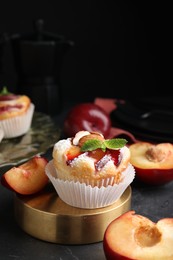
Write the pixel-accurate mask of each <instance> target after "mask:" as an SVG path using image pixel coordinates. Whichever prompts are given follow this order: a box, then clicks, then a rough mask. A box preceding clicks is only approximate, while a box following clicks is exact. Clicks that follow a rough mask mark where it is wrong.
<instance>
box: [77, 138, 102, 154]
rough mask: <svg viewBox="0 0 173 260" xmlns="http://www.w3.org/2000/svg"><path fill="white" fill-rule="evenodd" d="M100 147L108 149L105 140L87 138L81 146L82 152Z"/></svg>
mask: <svg viewBox="0 0 173 260" xmlns="http://www.w3.org/2000/svg"><path fill="white" fill-rule="evenodd" d="M98 148H101V149H102V150H104V151H105V150H106V146H105V145H104V142H103V141H101V140H98V139H90V140H87V141H86V142H85V143H84V144H83V145H82V147H81V151H82V152H87V151H93V150H96V149H98Z"/></svg>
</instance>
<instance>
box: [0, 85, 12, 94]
mask: <svg viewBox="0 0 173 260" xmlns="http://www.w3.org/2000/svg"><path fill="white" fill-rule="evenodd" d="M8 94H10V92H9V91H8V89H7V87H5V86H4V87H3V89H2V90H1V92H0V95H8Z"/></svg>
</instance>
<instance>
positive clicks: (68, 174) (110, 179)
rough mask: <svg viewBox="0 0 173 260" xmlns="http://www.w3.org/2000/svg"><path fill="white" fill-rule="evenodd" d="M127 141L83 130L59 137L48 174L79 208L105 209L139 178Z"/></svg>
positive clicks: (64, 197) (60, 195)
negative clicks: (67, 136)
mask: <svg viewBox="0 0 173 260" xmlns="http://www.w3.org/2000/svg"><path fill="white" fill-rule="evenodd" d="M126 143H127V141H126V140H125V139H121V138H119V139H118V138H115V139H107V140H106V139H105V138H104V136H103V135H102V134H100V133H97V132H88V131H79V132H77V133H76V135H75V136H74V137H71V138H67V139H62V140H59V141H58V142H57V143H56V144H55V145H54V147H53V152H52V157H53V159H52V160H51V161H50V162H49V163H48V165H47V166H46V174H47V176H48V177H49V179H50V181H51V182H52V184H53V186H54V188H55V189H56V191H57V193H58V195H59V197H60V198H61V199H62V200H63V201H64V202H66V203H67V204H69V205H71V206H75V207H79V208H88V209H91V208H101V207H105V206H108V205H111V204H113V203H114V202H115V201H117V200H118V199H119V198H120V197H121V195H122V194H123V192H124V191H125V190H126V188H127V187H128V186H129V185H130V183H131V182H132V181H133V179H134V177H135V171H134V168H133V166H132V165H131V164H130V150H129V148H128V147H127V146H126Z"/></svg>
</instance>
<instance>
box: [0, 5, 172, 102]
mask: <svg viewBox="0 0 173 260" xmlns="http://www.w3.org/2000/svg"><path fill="white" fill-rule="evenodd" d="M171 10H172V9H171V7H170V6H169V5H168V3H165V2H164V3H163V2H160V3H159V2H157V3H155V2H153V1H113V0H108V1H103V0H101V1H96V0H88V1H78V0H76V1H73V0H63V1H58V0H56V1H51V0H50V1H32V0H30V1H17V0H16V1H9V0H6V1H3V2H2V1H1V3H0V33H1V34H3V33H4V32H5V33H8V34H14V33H23V32H27V33H28V32H32V31H33V21H35V20H37V19H43V20H44V22H45V26H44V27H45V30H47V31H49V32H53V33H56V34H60V35H64V36H65V37H66V39H69V40H72V41H73V42H74V43H75V44H74V46H73V47H72V48H71V49H70V50H68V51H67V53H66V54H65V56H64V59H63V64H62V69H61V74H60V75H61V79H60V81H61V87H62V100H63V103H64V104H66V103H68V102H71V101H72V102H84V101H92V100H93V99H94V98H95V97H110V98H126V99H131V98H133V97H143V96H144V97H148V96H150V97H155V96H170V95H171V92H172V90H171V88H172V70H171V67H172V65H171V66H170V64H172V59H171V52H170V50H171V48H172V46H171V38H172V28H171V20H172V19H171V18H172V14H170V13H171ZM5 45H6V46H5V50H4V51H3V55H2V56H3V57H1V70H0V88H2V86H4V85H6V86H8V88H9V89H10V90H15V89H16V87H17V76H16V71H15V66H14V63H13V55H12V53H11V49H10V46H9V44H5ZM57 73H58V72H57Z"/></svg>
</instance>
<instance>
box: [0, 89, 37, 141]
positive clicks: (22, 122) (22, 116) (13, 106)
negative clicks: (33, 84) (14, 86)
mask: <svg viewBox="0 0 173 260" xmlns="http://www.w3.org/2000/svg"><path fill="white" fill-rule="evenodd" d="M34 109H35V106H34V104H33V103H32V102H31V99H30V98H29V97H28V96H26V95H16V94H14V93H10V92H8V90H7V88H6V87H4V88H3V89H2V91H1V92H0V128H1V129H2V131H3V133H4V138H14V137H18V136H21V135H23V134H25V133H27V132H28V130H29V129H30V127H31V123H32V118H33V114H34Z"/></svg>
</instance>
